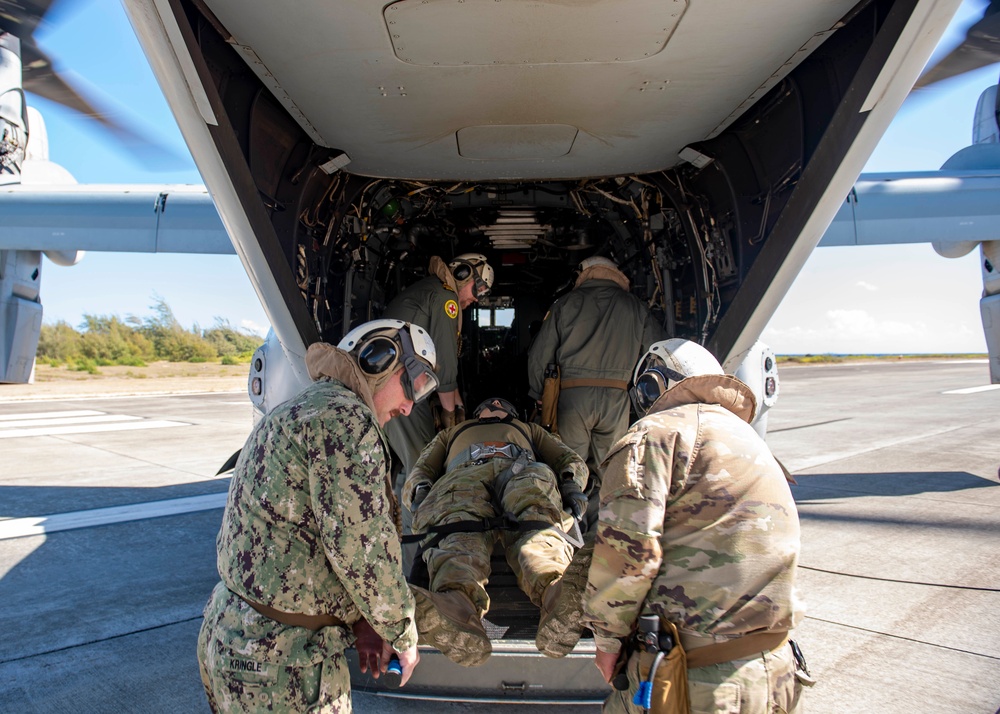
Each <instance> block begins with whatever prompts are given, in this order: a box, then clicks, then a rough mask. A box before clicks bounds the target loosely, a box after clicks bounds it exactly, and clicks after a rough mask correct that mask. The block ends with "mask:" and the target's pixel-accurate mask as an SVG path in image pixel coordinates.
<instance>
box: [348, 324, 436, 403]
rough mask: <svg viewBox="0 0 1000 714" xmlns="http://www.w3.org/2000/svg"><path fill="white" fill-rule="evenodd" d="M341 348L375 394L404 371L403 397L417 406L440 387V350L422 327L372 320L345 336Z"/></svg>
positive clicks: (401, 379)
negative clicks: (438, 354) (437, 371)
mask: <svg viewBox="0 0 1000 714" xmlns="http://www.w3.org/2000/svg"><path fill="white" fill-rule="evenodd" d="M337 347H338V348H340V349H342V350H344V351H345V352H347V353H349V354H350V355H351V356H352V357H354V359H355V361H356V362H357V363H358V367H360V368H361V372H362V374H364V375H365V377H366V378H367V379H368V381H369V383H370V384H371V387H372V391H374V390H375V389H377V388H378V387H380V386H382V384H384V383H385V382H387V381H388V380H389V378H390V377H392V376H393V374H395V373H396V371H397V370H398V369H400V368H402V370H403V375H402V377H401V378H400V381H401V382H402V385H403V393H404V394H406V398H407V399H409V400H411V401H413V402H414V403H416V402H419V401H421V400H423V399H425V398H427V397H428V396H429V395H430V393H431V392H433V391H434V390H435V389H437V387H438V378H437V375H436V374H435V373H434V367H435V365H436V362H437V350H436V349H435V347H434V342H433V340H431V336H430V335H428V334H427V331H426V330H424V328H422V327H420V326H419V325H414V324H411V323H409V322H403V321H402V320H390V319H381V320H372V321H371V322H366V323H363V324H361V325H358V326H357V327H355V328H354V329H353V330H351V331H350V332H348V333H347V334H346V335H344V339H342V340H341V341H340V344H338V345H337Z"/></svg>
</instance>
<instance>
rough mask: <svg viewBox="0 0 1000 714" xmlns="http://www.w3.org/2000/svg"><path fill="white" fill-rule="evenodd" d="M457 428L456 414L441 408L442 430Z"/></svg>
mask: <svg viewBox="0 0 1000 714" xmlns="http://www.w3.org/2000/svg"><path fill="white" fill-rule="evenodd" d="M453 426H455V412H453V411H449V410H447V409H445V408H444V407H441V428H442V429H449V428H451V427H453Z"/></svg>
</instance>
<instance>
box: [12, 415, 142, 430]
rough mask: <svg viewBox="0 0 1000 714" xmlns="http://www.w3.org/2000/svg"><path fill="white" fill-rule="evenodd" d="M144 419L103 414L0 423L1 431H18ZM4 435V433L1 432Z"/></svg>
mask: <svg viewBox="0 0 1000 714" xmlns="http://www.w3.org/2000/svg"><path fill="white" fill-rule="evenodd" d="M137 419H142V417H137V416H129V415H128V414H103V415H101V416H84V417H61V418H58V419H21V420H19V421H6V422H0V429H16V428H19V427H25V426H33V427H42V426H69V425H70V424H107V423H108V422H123V421H135V420H137ZM0 433H3V432H0Z"/></svg>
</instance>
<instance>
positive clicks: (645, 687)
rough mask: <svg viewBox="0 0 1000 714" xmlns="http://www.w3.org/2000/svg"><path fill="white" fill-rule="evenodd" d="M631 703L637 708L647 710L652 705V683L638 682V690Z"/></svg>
mask: <svg viewBox="0 0 1000 714" xmlns="http://www.w3.org/2000/svg"><path fill="white" fill-rule="evenodd" d="M632 703H633V704H635V705H636V706H637V707H642V708H643V709H649V707H650V705H651V704H652V703H653V683H652V682H640V683H639V690H638V691H637V692H636V693H635V696H634V697H632Z"/></svg>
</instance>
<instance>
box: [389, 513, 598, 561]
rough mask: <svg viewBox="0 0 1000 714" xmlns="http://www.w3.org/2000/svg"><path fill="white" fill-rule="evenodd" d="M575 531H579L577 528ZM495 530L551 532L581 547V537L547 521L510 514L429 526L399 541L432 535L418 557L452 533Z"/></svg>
mask: <svg viewBox="0 0 1000 714" xmlns="http://www.w3.org/2000/svg"><path fill="white" fill-rule="evenodd" d="M577 529H579V526H577ZM497 530H500V531H516V532H519V533H528V532H531V531H543V530H552V531H553V532H554V533H555V534H556V535H558V536H559V537H560V538H562V539H563V540H565V541H566V542H567V543H569V544H570V545H572V546H574V547H576V548H580V547H582V546H583V539H582V537H581V538H573V537H572V536H571V535H570V534H568V533H564V532H563V531H562V530H561V529H559V528H557V527H556V526H555V525H553V524H552V523H549V522H548V521H519V520H517V519H516V518H514V516H513V514H511V513H504V514H503V515H502V516H496V517H494V518H483V519H481V520H478V521H455V522H454V523H442V524H441V525H438V526H430V527H429V528H428V529H427V530H426V531H425V532H423V533H412V534H410V535H404V536H402V538H401V540H402V542H403V544H404V545H405V544H407V543H419V542H420V541H422V540H424V539H425V538H427V536H429V535H431V534H433V537H432V538H431V539H430V540H429V541H427V543H425V544H424V545H422V546H420V552H419V553H418V555H419V554H420V553H422V552H423V551H425V550H427V549H428V548H433V547H434V546H436V545H437V544H438V543H440V542H441V541H442V540H443V539H444V537H445V536H446V535H450V534H452V533H485V532H486V531H497Z"/></svg>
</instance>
